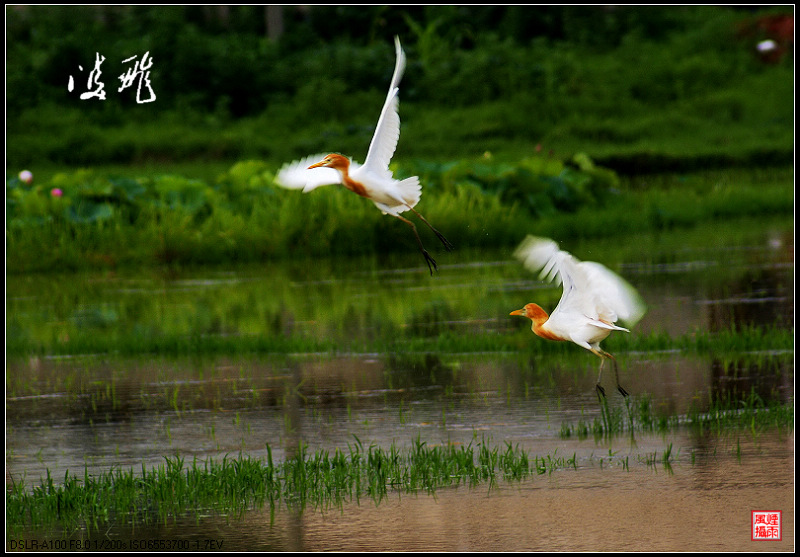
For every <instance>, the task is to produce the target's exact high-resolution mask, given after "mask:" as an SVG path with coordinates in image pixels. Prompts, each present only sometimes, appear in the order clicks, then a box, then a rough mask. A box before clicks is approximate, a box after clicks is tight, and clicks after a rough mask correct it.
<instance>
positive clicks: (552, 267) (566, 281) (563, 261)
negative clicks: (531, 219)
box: [514, 236, 646, 329]
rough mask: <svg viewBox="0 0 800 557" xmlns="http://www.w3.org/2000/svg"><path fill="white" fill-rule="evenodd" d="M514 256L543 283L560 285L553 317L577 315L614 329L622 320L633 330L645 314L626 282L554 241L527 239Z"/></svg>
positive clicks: (637, 298)
mask: <svg viewBox="0 0 800 557" xmlns="http://www.w3.org/2000/svg"><path fill="white" fill-rule="evenodd" d="M514 255H515V257H517V258H518V259H520V260H521V261H522V264H523V265H524V266H525V267H526V268H527V269H528V270H530V271H533V272H540V271H541V272H540V275H539V276H540V278H541V279H542V280H545V281H548V282H554V283H555V284H563V288H564V293H563V294H562V296H561V300H560V301H559V303H558V306H557V307H556V309H555V310H554V311H553V314H554V315H555V314H559V313H561V314H575V315H577V314H580V315H583V316H584V317H586V318H587V319H590V320H591V322H592V324H593V325H596V326H598V327H603V328H609V329H616V328H617V327H613V326H610V325H613V323H615V322H616V321H618V320H622V321H623V322H625V323H626V324H627V325H628V326H633V325H635V324H636V323H637V322H638V321H639V319H641V318H642V316H643V315H644V313H645V310H646V307H645V304H644V302H643V301H642V298H641V297H640V296H639V294H638V293H637V292H636V289H634V288H633V286H631V285H630V284H628V283H627V282H626V281H625V279H623V278H622V277H620V276H619V275H617V274H616V273H614V272H613V271H610V270H609V269H608V268H606V267H604V266H603V265H601V264H600V263H594V262H592V261H579V260H578V259H576V258H575V257H573V256H572V255H571V254H570V253H568V252H566V251H562V250H560V249H559V248H558V244H556V243H555V242H554V241H553V240H550V239H547V238H537V237H535V236H528V237H527V238H525V240H523V242H522V243H521V244H520V246H519V247H518V248H517V250H516V251H515V252H514Z"/></svg>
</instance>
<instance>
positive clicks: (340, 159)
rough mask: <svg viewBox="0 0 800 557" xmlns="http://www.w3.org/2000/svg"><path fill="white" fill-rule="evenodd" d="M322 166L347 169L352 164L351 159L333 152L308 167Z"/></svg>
mask: <svg viewBox="0 0 800 557" xmlns="http://www.w3.org/2000/svg"><path fill="white" fill-rule="evenodd" d="M321 166H325V167H328V168H335V169H337V170H343V169H347V168H348V167H349V166H350V159H348V158H347V157H345V156H343V155H339V154H337V153H331V154H330V155H328V156H326V157H325V158H324V159H322V160H321V161H319V162H317V163H314V164H312V165H311V166H309V167H308V168H309V169H311V168H319V167H321Z"/></svg>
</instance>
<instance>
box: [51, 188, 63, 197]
mask: <svg viewBox="0 0 800 557" xmlns="http://www.w3.org/2000/svg"><path fill="white" fill-rule="evenodd" d="M63 194H64V192H62V191H61V190H60V189H58V188H53V189H51V190H50V195H52V196H53V197H61V196H62V195H63Z"/></svg>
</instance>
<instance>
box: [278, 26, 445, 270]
mask: <svg viewBox="0 0 800 557" xmlns="http://www.w3.org/2000/svg"><path fill="white" fill-rule="evenodd" d="M394 43H395V50H396V54H397V61H396V63H395V67H394V75H393V76H392V82H391V85H390V86H389V93H388V95H387V96H386V101H385V102H384V104H383V110H382V111H381V116H380V118H379V119H378V124H377V126H376V127H375V133H374V135H373V136H372V142H371V143H370V145H369V150H368V151H367V158H366V160H365V161H364V164H363V165H359V164H358V163H356V162H355V161H351V160H350V159H348V158H347V157H345V156H343V155H340V154H337V153H331V154H329V155H326V156H324V157H323V156H322V155H312V156H310V157H306V158H303V159H300V160H298V161H294V162H292V163H289V164H286V165H284V166H283V167H282V168H281V169H280V171H279V172H278V174H277V176H276V177H275V181H276V183H277V184H278V185H280V186H283V187H285V188H290V189H302V190H303V192H304V193H308V192H310V191H312V190H314V189H315V188H318V187H320V186H326V185H332V184H342V185H343V186H344V187H345V188H347V189H348V190H350V191H352V192H353V193H356V194H358V195H360V196H361V197H365V198H367V199H369V200H371V201H372V202H373V203H374V204H375V206H377V207H378V209H380V210H381V211H382V212H383V213H384V214H388V215H391V216H393V217H395V218H397V219H400V220H401V221H403V222H404V223H406V224H407V225H408V226H410V227H411V230H412V231H413V233H414V237H415V238H416V240H417V244H418V245H419V249H420V251H421V252H422V255H423V256H424V257H425V262H426V263H427V264H428V269H429V270H430V272H431V275H433V270H434V269H437V266H436V261H435V260H434V259H433V257H431V255H430V254H429V253H428V251H427V250H426V249H425V246H423V244H422V240H421V239H420V237H419V233H417V227H416V226H415V225H414V223H413V222H411V221H410V220H408V219H407V218H405V217H403V216H401V215H400V213H403V212H405V211H411V212H413V213H414V214H415V215H417V216H418V217H419V218H420V220H422V222H424V223H425V224H426V225H428V227H430V229H431V230H432V231H433V232H434V234H436V237H437V238H439V240H440V241H441V242H442V244H443V245H444V247H445V249H447V251H450V250H452V249H453V246H452V245H451V244H450V242H449V241H448V240H447V238H445V237H444V236H443V235H442V233H441V232H439V231H438V230H436V229H435V228H434V227H433V226H432V225H431V224H430V223H429V222H428V221H427V220H426V219H425V218H424V217H423V216H422V215H421V214H420V213H419V212H418V211H417V210H416V209H414V206H416V204H417V203H419V200H420V197H421V195H422V186H421V185H420V183H419V178H418V177H417V176H413V177H411V178H406V179H404V180H397V179H395V178H394V177H393V176H392V172H391V170H389V161H391V159H392V155H394V151H395V148H396V147H397V141H398V139H399V138H400V116H399V114H398V112H397V108H398V103H399V101H398V92H399V88H398V84H399V83H400V78H401V77H402V76H403V71H404V69H405V65H406V57H405V53H404V52H403V49H402V47H401V46H400V39H399V38H398V37H395V40H394Z"/></svg>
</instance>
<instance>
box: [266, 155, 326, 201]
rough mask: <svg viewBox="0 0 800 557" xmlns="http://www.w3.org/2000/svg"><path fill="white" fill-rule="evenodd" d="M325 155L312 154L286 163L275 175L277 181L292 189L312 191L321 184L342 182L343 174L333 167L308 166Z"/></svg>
mask: <svg viewBox="0 0 800 557" xmlns="http://www.w3.org/2000/svg"><path fill="white" fill-rule="evenodd" d="M324 157H325V155H321V154H320V155H310V156H308V157H305V158H302V159H300V160H296V161H294V162H290V163H286V164H284V165H283V166H282V167H281V169H280V170H279V171H278V174H276V175H275V183H276V184H278V185H279V186H281V187H284V188H288V189H292V190H303V192H306V193H307V192H310V191H311V190H313V189H315V188H318V187H320V186H330V185H332V184H341V183H342V175H341V174H339V171H338V170H334V169H333V168H324V167H320V168H311V169H309V168H308V167H309V166H311V165H312V164H314V163H315V162H319V161H320V160H322V159H323V158H324Z"/></svg>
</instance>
